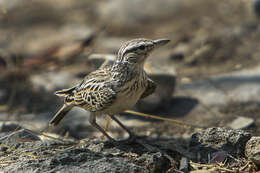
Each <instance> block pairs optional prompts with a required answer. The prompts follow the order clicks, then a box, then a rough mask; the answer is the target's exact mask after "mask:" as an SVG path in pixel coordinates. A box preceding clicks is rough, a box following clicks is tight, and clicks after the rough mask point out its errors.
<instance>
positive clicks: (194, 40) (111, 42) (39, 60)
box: [0, 0, 260, 172]
mask: <svg viewBox="0 0 260 173" xmlns="http://www.w3.org/2000/svg"><path fill="white" fill-rule="evenodd" d="M254 3H255V1H253V0H248V1H245V0H230V1H225V0H212V1H207V0H196V1H189V0H163V1H157V0H152V1H151V2H149V3H148V4H147V2H146V1H145V0H141V1H133V2H130V1H127V0H124V1H121V0H114V1H112V0H110V1H103V0H102V1H90V0H87V1H85V0H78V1H73V0H67V1H62V0H57V1H52V0H45V1H25V0H19V1H12V2H11V1H6V0H0V35H1V37H0V120H1V122H2V123H3V124H4V123H6V122H10V123H15V124H19V126H21V127H23V128H26V129H29V130H31V131H34V132H37V133H41V132H43V131H44V132H46V133H47V132H48V134H51V135H54V134H56V135H59V137H66V138H70V139H73V140H82V139H84V138H89V139H93V138H98V139H101V141H102V140H103V138H102V137H101V134H100V133H99V132H97V131H96V130H95V129H94V128H92V127H91V126H90V125H89V123H88V115H89V114H88V113H87V112H85V111H82V110H79V109H75V110H73V111H72V112H71V113H70V116H68V117H67V118H66V119H65V120H64V121H63V122H62V125H60V126H59V127H57V128H55V129H48V123H47V122H48V121H49V120H50V119H51V117H52V116H53V114H55V112H56V111H57V110H58V108H59V107H60V106H61V105H62V100H61V99H60V98H58V97H57V96H55V95H54V94H53V93H54V92H55V91H56V90H58V89H63V88H68V87H71V86H73V85H75V84H77V83H78V82H80V81H81V80H82V79H83V77H84V76H85V75H87V74H88V73H89V72H91V71H93V70H95V69H96V68H97V65H96V61H94V60H93V59H90V56H91V55H93V54H109V55H110V54H114V55H116V53H117V51H118V49H119V48H120V46H121V45H122V43H124V42H125V41H127V40H130V39H133V38H140V37H141V38H143V37H144V38H150V39H158V38H168V39H170V40H171V42H170V43H169V44H167V45H166V46H165V47H162V48H161V49H159V50H158V51H155V52H154V53H153V54H152V55H151V56H150V57H149V59H148V63H149V64H151V66H152V68H153V69H157V71H156V72H154V73H153V74H151V76H156V75H157V73H158V74H165V73H167V75H166V77H169V79H170V80H174V81H173V82H169V81H167V80H168V78H166V81H165V82H164V83H163V82H162V83H163V84H161V88H163V89H162V90H165V92H166V91H167V93H166V94H165V93H163V91H162V90H160V91H157V93H155V95H154V96H152V97H150V98H148V99H147V100H144V101H143V103H142V102H141V103H138V105H137V106H136V107H135V108H134V110H137V111H138V112H143V113H149V114H152V115H156V116H159V117H163V118H170V119H174V120H178V121H179V122H182V123H183V124H181V125H179V124H178V123H177V124H176V123H174V122H171V121H168V120H166V121H162V120H156V119H151V118H144V117H140V116H138V115H131V114H128V113H122V114H121V116H120V119H121V120H122V121H123V123H124V124H126V125H127V126H129V127H130V129H131V130H133V131H134V132H135V133H136V134H138V135H140V136H148V137H150V138H152V139H147V141H146V143H145V144H147V145H151V146H153V142H154V141H153V140H154V139H165V140H166V139H169V140H170V139H173V138H174V139H178V141H186V140H187V139H190V138H191V136H192V135H193V134H195V133H199V132H200V131H201V130H203V129H207V128H211V127H223V128H228V129H234V130H237V129H239V130H241V129H242V130H244V131H245V133H247V132H248V133H250V135H251V136H259V134H260V116H259V114H260V108H259V104H260V87H259V86H260V85H259V82H260V77H259V72H258V70H259V67H260V59H259V58H260V42H259V39H260V25H259V16H257V14H256V12H255V11H254ZM105 57H106V56H105V55H104V58H105ZM101 61H102V62H103V60H101ZM99 65H100V63H99ZM149 67H150V66H148V65H147V67H146V68H147V69H148V70H149ZM148 74H149V73H148ZM163 80H164V79H163V77H161V78H160V79H159V80H158V81H163ZM166 88H167V89H166ZM173 90H174V91H173ZM156 94H157V95H156ZM239 117H244V118H248V119H247V120H248V124H246V123H247V122H246V121H243V123H245V125H244V126H241V127H240V125H241V124H243V123H242V122H241V123H238V124H239V125H231V124H232V122H233V121H235V120H236V119H238V118H239ZM100 119H101V120H100V123H101V124H102V125H103V126H104V125H105V123H106V117H101V118H100ZM197 126H200V128H198V127H197ZM8 127H9V126H8ZM201 127H202V128H201ZM1 128H2V130H1V133H3V134H2V135H1V136H4V135H7V134H8V133H11V132H13V131H15V130H16V128H10V129H8V130H3V129H4V128H3V127H1ZM109 130H110V133H111V134H112V135H113V136H114V137H115V138H118V139H121V138H125V137H126V134H125V133H124V132H122V131H121V129H118V128H117V127H116V126H115V124H114V123H112V122H111V127H110V128H109ZM7 132H8V133H7ZM161 142H162V141H161ZM186 142H187V141H186ZM186 142H184V143H185V145H186V144H187V143H186ZM90 143H91V144H86V145H87V147H89V145H99V144H100V143H101V144H102V142H100V141H99V142H96V143H95V142H93V141H90ZM101 144H100V145H101ZM22 145H23V144H22ZM102 145H103V144H102ZM127 145H128V144H126V146H123V147H126V148H127V147H128V146H127ZM135 145H138V146H139V144H135ZM158 145H160V147H159V148H160V151H159V150H158V151H157V152H159V153H160V154H162V153H165V152H166V150H164V151H163V152H161V150H163V149H162V148H163V147H162V146H163V145H164V144H158ZM185 145H183V146H185ZM139 147H140V146H139ZM153 147H155V146H153ZM90 150H91V149H90ZM104 150H107V148H106V147H105V149H104ZM108 150H109V149H108ZM111 150H112V149H111ZM113 150H114V149H113ZM147 151H149V150H147ZM147 151H145V152H147ZM174 151H176V152H177V150H174ZM73 152H74V150H73ZM77 152H80V151H77ZM102 152H104V151H102ZM109 152H110V150H109ZM145 152H142V154H144V153H145ZM178 152H179V151H178ZM214 152H215V151H214ZM120 153H121V152H120ZM127 153H128V154H129V153H131V151H128V150H127ZM121 154H122V153H121ZM142 156H143V155H142ZM171 156H172V155H171ZM174 156H176V157H175V158H174V159H177V160H178V161H180V160H181V158H182V154H181V152H179V153H178V154H176V153H175V155H174ZM1 157H4V155H2V156H1ZM91 157H92V156H91ZM93 157H94V156H93ZM97 157H100V156H97ZM127 157H128V155H127ZM129 157H130V155H129ZM143 157H145V156H143ZM151 157H155V156H151ZM156 157H157V156H156ZM158 157H159V158H161V156H158ZM187 157H188V156H187ZM241 158H245V157H244V156H243V157H241ZM153 159H154V158H153ZM164 159H165V158H163V159H162V160H163V161H162V162H163V163H162V165H164V164H166V163H164V161H165V160H164ZM159 160H160V159H159ZM202 160H203V159H202ZM74 161H75V160H74ZM82 162H83V161H82ZM135 162H137V161H136V160H135ZM145 163H147V162H145ZM153 163H154V161H153ZM241 163H242V162H241ZM243 163H245V164H246V163H247V160H246V161H245V160H244V161H243ZM223 164H224V163H223ZM173 165H174V166H175V167H176V171H177V169H179V168H178V167H180V164H179V163H176V164H173ZM74 166H75V165H74ZM174 166H173V167H174ZM229 166H230V165H229ZM240 166H241V165H240ZM243 166H244V165H243ZM2 167H3V168H4V167H5V166H2ZM223 167H225V166H223ZM234 167H236V168H237V167H239V166H237V165H236V166H234ZM208 168H209V167H208ZM169 169H170V168H169ZM231 169H232V168H231V167H228V170H231ZM250 169H251V170H253V168H250ZM153 170H155V172H156V170H157V169H153ZM187 170H195V168H194V165H193V167H191V166H190V167H189V168H187ZM187 170H186V171H187ZM245 170H246V169H245ZM248 170H249V168H248ZM254 170H255V171H256V170H257V167H255V168H254ZM258 170H259V169H258ZM10 171H11V170H10ZM39 171H40V170H39ZM54 171H55V170H54ZM120 171H123V169H122V170H120ZM140 171H141V172H143V170H142V169H141V168H140V169H138V170H134V171H133V170H132V172H140ZM160 171H162V172H165V171H166V170H160ZM179 171H180V172H181V170H179ZM221 171H222V172H225V171H224V169H223V170H221ZM50 172H51V171H50ZM82 172H84V171H83V170H82ZM97 172H98V171H97ZM99 172H102V171H99ZM111 172H116V171H115V170H114V169H113V171H111ZM151 172H152V171H151ZM168 172H169V170H168ZM183 172H185V171H183Z"/></svg>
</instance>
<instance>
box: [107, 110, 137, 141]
mask: <svg viewBox="0 0 260 173" xmlns="http://www.w3.org/2000/svg"><path fill="white" fill-rule="evenodd" d="M109 116H110V118H111V119H112V120H114V121H115V122H117V124H118V125H119V126H120V127H121V128H122V129H124V130H125V131H127V133H128V134H129V139H133V138H134V137H135V135H134V134H133V133H132V132H131V131H130V130H129V129H128V128H126V126H124V125H123V124H122V123H121V122H120V121H119V120H118V119H117V118H116V117H115V116H114V115H109Z"/></svg>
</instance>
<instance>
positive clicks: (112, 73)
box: [49, 38, 170, 141]
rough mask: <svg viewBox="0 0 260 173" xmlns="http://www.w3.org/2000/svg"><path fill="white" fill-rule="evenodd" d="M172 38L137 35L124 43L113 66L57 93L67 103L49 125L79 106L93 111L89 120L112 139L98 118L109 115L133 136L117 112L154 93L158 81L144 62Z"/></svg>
mask: <svg viewBox="0 0 260 173" xmlns="http://www.w3.org/2000/svg"><path fill="white" fill-rule="evenodd" d="M169 41H170V40H169V39H157V40H151V39H145V38H138V39H133V40H130V41H127V42H125V43H124V44H123V45H122V46H121V47H120V49H119V51H118V54H117V57H116V59H115V61H114V62H113V64H112V65H110V66H105V67H104V68H99V69H97V70H96V71H93V72H91V73H89V74H88V75H87V76H86V77H85V78H84V79H83V80H82V82H80V83H79V84H77V85H76V86H74V87H71V88H68V89H63V90H59V91H56V92H55V94H56V95H57V96H60V97H64V104H63V106H62V107H61V108H60V109H59V110H58V112H57V113H56V114H55V115H54V117H53V118H52V119H51V120H50V121H49V125H50V126H57V125H58V124H59V122H60V121H61V120H62V119H63V118H64V116H65V115H66V114H67V113H68V112H69V111H70V110H71V109H72V108H73V107H80V108H83V109H85V110H86V111H89V112H90V117H89V123H90V124H91V125H92V126H93V127H95V128H96V129H98V130H99V131H100V132H101V133H103V135H104V136H106V137H107V138H108V139H109V140H111V141H115V140H114V139H113V138H112V137H111V136H110V135H109V134H107V132H106V131H105V130H104V129H103V128H102V127H100V126H99V125H98V124H97V122H96V117H98V116H101V115H108V116H109V117H110V118H111V119H112V120H114V121H115V122H116V123H117V124H118V125H119V126H120V127H121V128H122V129H124V130H125V131H126V132H127V133H128V134H129V138H130V139H131V138H133V137H134V134H133V133H132V132H131V131H130V130H129V129H128V128H127V127H125V126H124V125H123V124H122V123H121V122H120V121H119V120H118V119H117V118H116V117H115V115H117V114H119V113H120V112H123V111H125V110H126V109H129V108H131V107H133V106H134V105H135V104H136V103H137V101H138V100H140V99H143V98H145V97H147V96H149V95H151V94H152V93H153V92H155V89H156V84H155V82H154V81H153V80H152V79H151V78H149V77H148V75H147V74H146V72H145V71H144V63H145V60H146V59H147V57H148V56H149V55H150V53H151V52H152V51H153V50H155V49H157V48H158V47H161V46H162V45H165V44H167V43H168V42H169Z"/></svg>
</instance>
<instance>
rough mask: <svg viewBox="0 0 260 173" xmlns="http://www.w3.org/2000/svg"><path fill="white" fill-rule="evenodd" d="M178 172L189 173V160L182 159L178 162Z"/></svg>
mask: <svg viewBox="0 0 260 173" xmlns="http://www.w3.org/2000/svg"><path fill="white" fill-rule="evenodd" d="M179 170H180V171H182V172H189V160H188V158H186V157H182V158H181V161H180V168H179Z"/></svg>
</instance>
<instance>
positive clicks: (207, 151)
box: [190, 128, 251, 163]
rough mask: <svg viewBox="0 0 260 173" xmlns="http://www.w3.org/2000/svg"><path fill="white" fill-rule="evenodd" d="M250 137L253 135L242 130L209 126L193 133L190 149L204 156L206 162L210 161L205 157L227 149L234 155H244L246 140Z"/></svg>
mask: <svg viewBox="0 0 260 173" xmlns="http://www.w3.org/2000/svg"><path fill="white" fill-rule="evenodd" d="M250 138H251V135H250V134H249V133H247V132H244V131H242V130H227V129H224V128H208V129H206V130H202V131H200V132H197V133H195V134H193V135H192V137H191V140H190V150H191V152H194V153H197V155H200V157H201V158H204V159H203V160H202V161H203V162H205V163H207V162H208V160H207V159H206V160H205V158H208V155H210V156H212V154H213V153H215V152H217V151H225V152H227V153H228V154H230V155H232V156H234V157H239V156H243V155H244V149H245V145H246V142H247V141H248V140H249V139H250ZM194 159H198V158H194Z"/></svg>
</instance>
